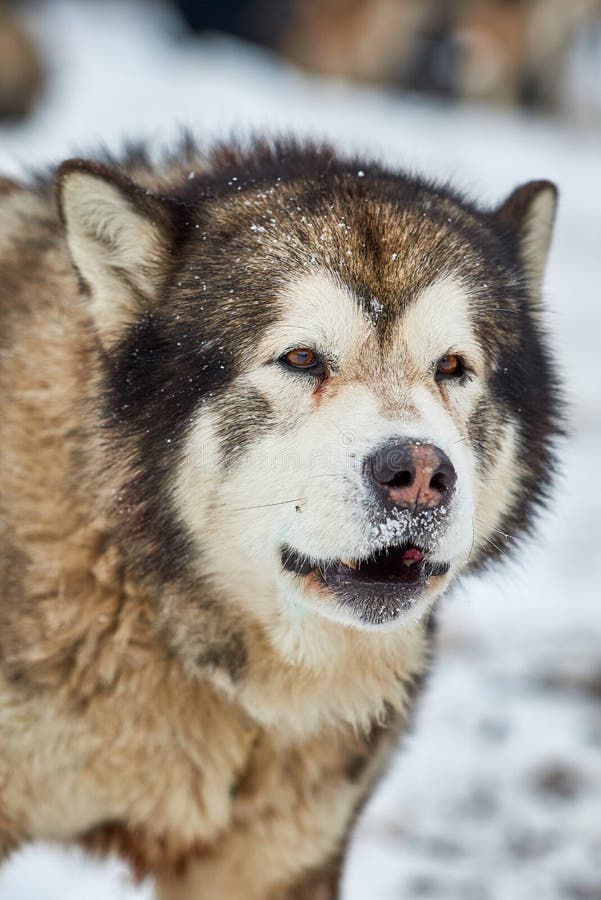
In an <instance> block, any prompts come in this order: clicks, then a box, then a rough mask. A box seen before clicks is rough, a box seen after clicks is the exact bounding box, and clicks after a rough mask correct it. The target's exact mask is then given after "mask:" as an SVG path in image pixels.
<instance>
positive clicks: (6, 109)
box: [0, 0, 601, 121]
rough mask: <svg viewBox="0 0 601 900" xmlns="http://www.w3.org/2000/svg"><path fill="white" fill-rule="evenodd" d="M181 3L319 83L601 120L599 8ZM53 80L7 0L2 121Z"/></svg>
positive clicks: (318, 1) (491, 2) (423, 2)
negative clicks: (341, 81)
mask: <svg viewBox="0 0 601 900" xmlns="http://www.w3.org/2000/svg"><path fill="white" fill-rule="evenodd" d="M52 2H53V0H46V4H47V5H51V4H52ZM82 2H83V0H82ZM138 2H142V0H138ZM171 5H172V6H173V5H175V6H176V7H177V8H178V9H179V11H180V13H181V15H182V17H183V19H184V21H185V22H186V23H187V25H188V26H189V28H190V29H191V30H192V31H194V32H197V33H200V32H221V33H225V34H230V35H234V36H235V37H237V38H242V39H244V40H248V41H252V42H254V43H256V44H260V45H263V46H267V47H270V48H271V49H273V50H275V51H277V52H279V53H281V54H282V55H283V56H285V57H286V58H287V59H289V60H290V61H292V62H293V63H295V64H296V65H298V66H301V67H302V68H304V69H307V70H309V71H312V72H315V73H318V74H320V75H326V76H331V77H335V78H345V79H351V80H355V81H359V82H365V83H371V84H379V85H389V86H392V87H395V88H398V89H402V90H409V91H415V92H422V93H430V94H434V95H436V96H439V97H445V98H447V99H448V98H454V99H457V100H476V101H484V102H492V103H501V104H506V105H507V104H509V105H514V106H522V107H528V108H533V109H539V110H543V111H547V112H568V113H571V114H574V113H576V114H578V115H579V117H580V118H581V119H583V120H585V121H594V120H595V119H596V120H598V121H599V120H601V0H171ZM149 10H150V14H152V4H149ZM41 49H42V50H43V47H42V48H41ZM43 80H44V68H43V65H42V62H41V57H40V53H39V52H38V49H37V48H36V47H35V45H34V44H33V43H32V41H31V39H30V38H29V37H28V36H27V33H26V30H25V28H24V25H23V22H22V16H21V14H20V10H19V3H18V2H17V0H12V2H11V0H0V118H17V117H21V116H24V115H26V114H27V113H28V112H29V111H30V110H31V109H32V107H33V105H34V103H35V101H36V99H37V98H38V96H39V95H40V92H41V88H42V86H43Z"/></svg>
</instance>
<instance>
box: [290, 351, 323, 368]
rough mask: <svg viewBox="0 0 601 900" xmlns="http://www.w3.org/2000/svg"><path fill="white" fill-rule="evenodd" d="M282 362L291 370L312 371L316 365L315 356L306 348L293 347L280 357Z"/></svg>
mask: <svg viewBox="0 0 601 900" xmlns="http://www.w3.org/2000/svg"><path fill="white" fill-rule="evenodd" d="M282 361H283V362H285V363H287V365H289V366H292V368H293V369H313V368H314V367H315V366H316V365H317V356H316V355H315V353H314V352H313V350H309V349H308V348H307V347H295V348H294V350H289V351H288V353H286V354H285V355H284V356H282Z"/></svg>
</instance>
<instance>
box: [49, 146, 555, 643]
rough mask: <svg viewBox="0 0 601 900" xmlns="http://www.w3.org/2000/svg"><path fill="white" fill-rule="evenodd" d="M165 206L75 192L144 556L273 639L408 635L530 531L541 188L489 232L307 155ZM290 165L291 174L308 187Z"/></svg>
mask: <svg viewBox="0 0 601 900" xmlns="http://www.w3.org/2000/svg"><path fill="white" fill-rule="evenodd" d="M277 161H278V160H277V158H274V156H273V155H271V156H268V157H266V158H265V160H263V162H261V160H260V159H256V158H254V159H251V160H250V161H248V160H247V161H246V168H245V164H244V163H243V162H242V161H240V160H238V161H237V163H236V165H234V167H233V168H230V169H229V170H228V169H227V167H225V168H224V171H223V172H222V173H221V175H216V174H213V176H212V177H211V179H210V180H209V179H206V180H205V181H204V182H203V180H202V178H201V177H200V176H198V178H193V179H186V178H185V176H184V177H183V182H182V183H180V184H178V185H176V186H175V187H172V188H171V189H170V191H169V193H168V195H167V196H166V197H164V198H162V199H159V198H158V197H155V196H153V195H150V194H148V192H146V191H143V190H141V189H139V188H137V187H136V186H134V185H133V184H131V183H130V182H127V181H126V180H125V179H124V178H123V177H115V176H114V175H112V174H110V173H108V172H107V171H105V170H102V169H99V168H98V167H94V166H89V165H85V164H77V163H75V164H69V165H67V166H66V167H65V168H64V169H63V171H62V174H61V180H60V184H61V197H62V209H63V216H64V219H65V222H66V225H67V234H68V239H69V243H70V247H71V252H72V255H73V258H74V261H75V263H76V265H77V267H78V269H79V271H80V273H81V275H82V276H83V278H84V280H85V282H86V283H87V285H88V286H89V289H90V303H91V308H92V313H93V316H94V319H95V322H96V325H97V328H98V332H99V335H100V340H101V342H102V345H103V352H104V353H105V354H106V359H107V383H108V396H109V412H110V414H111V416H112V419H113V421H114V422H115V424H116V427H117V429H118V430H119V432H120V434H121V435H124V436H125V440H126V442H127V446H128V453H129V455H130V459H131V471H132V473H133V477H132V478H131V479H130V485H129V488H128V490H129V493H128V495H127V503H128V504H130V505H131V507H132V508H134V509H135V510H138V512H139V510H143V514H142V516H141V519H140V515H138V525H139V522H140V520H141V521H143V523H144V528H143V530H144V531H145V538H144V539H143V540H145V541H146V546H147V547H148V554H149V556H154V557H157V558H158V559H160V560H161V564H162V566H163V570H164V572H166V573H167V575H168V574H169V569H170V568H173V569H179V568H180V566H181V565H182V563H183V562H184V561H185V565H186V566H187V567H190V568H192V569H196V570H197V571H198V573H199V574H201V575H202V577H203V578H205V579H206V580H208V581H210V582H211V583H212V585H213V587H214V588H215V589H216V590H217V591H218V592H219V594H221V595H223V596H226V597H229V598H230V599H231V600H233V601H235V602H237V603H241V604H246V605H247V606H248V607H249V608H250V609H251V611H252V608H253V607H254V608H255V611H256V612H257V614H259V613H260V614H261V615H262V617H263V619H264V620H265V617H267V620H269V618H270V617H272V618H273V619H274V620H275V619H276V618H277V617H278V616H281V615H282V614H284V615H290V616H296V617H298V616H299V615H300V616H302V615H304V614H305V613H306V612H307V611H313V612H316V613H318V614H320V615H323V616H326V617H327V618H329V619H332V620H335V621H338V622H341V623H344V624H348V625H352V626H355V627H357V628H383V627H388V628H390V627H394V626H398V624H399V623H402V622H403V621H404V620H406V619H407V617H409V616H411V617H415V616H416V615H419V614H421V613H422V612H423V611H424V610H426V609H427V608H428V607H430V606H431V604H432V603H433V601H434V600H435V598H436V597H437V596H439V595H440V593H441V592H442V591H443V590H444V589H445V588H446V587H447V586H448V584H449V583H450V581H451V580H452V579H454V578H455V577H456V575H457V574H458V573H459V572H460V571H461V570H462V569H465V568H466V566H469V565H474V564H477V563H479V562H480V561H482V560H483V559H485V558H488V557H490V556H491V555H494V554H495V553H497V552H498V551H499V549H500V548H502V547H503V546H504V544H505V540H506V538H507V536H511V537H513V536H514V535H515V534H516V533H518V532H519V530H520V529H523V528H524V527H526V526H527V525H528V522H529V511H530V508H531V506H532V503H533V502H534V501H535V500H536V499H537V498H539V497H540V496H541V494H542V492H543V491H544V487H545V485H546V484H547V483H548V471H547V469H548V467H549V450H548V440H549V438H550V436H551V433H552V431H553V423H554V416H555V394H554V385H553V378H552V375H551V373H550V371H549V366H548V363H547V359H546V356H545V352H544V346H543V344H542V342H541V337H540V326H539V323H538V311H537V303H538V299H539V291H540V282H541V278H542V272H543V266H544V262H545V258H546V253H547V250H548V245H549V239H550V234H551V227H552V222H553V215H554V207H555V191H554V189H553V187H552V186H551V185H549V184H548V183H547V182H537V183H532V184H529V185H526V186H524V187H523V188H521V189H518V191H516V192H515V193H514V194H513V195H512V196H511V197H510V198H509V200H508V201H507V202H506V203H505V204H504V205H503V206H502V207H501V208H500V209H499V210H497V211H495V212H493V213H483V212H480V211H478V210H476V209H474V208H473V207H471V206H469V205H468V204H464V203H462V202H461V201H460V200H459V199H457V198H456V197H454V196H453V195H451V194H450V193H449V192H446V191H441V190H437V189H435V188H432V187H430V186H427V185H424V184H421V183H418V182H415V181H410V180H408V179H406V178H401V177H398V176H393V175H390V174H388V173H385V172H382V171H380V170H378V169H372V170H371V171H370V169H368V167H367V166H364V167H363V169H361V168H360V167H359V166H356V165H346V166H345V165H344V164H340V163H335V162H334V161H332V160H331V159H329V158H327V157H325V156H322V157H320V156H319V155H318V154H315V153H314V152H311V151H309V152H307V153H306V154H305V155H303V153H302V152H301V153H299V155H298V159H297V160H296V163H294V162H292V163H291V162H290V161H289V160H288V161H287V162H286V165H285V166H284V165H282V170H281V171H282V174H281V175H278V167H277ZM295 166H296V168H295Z"/></svg>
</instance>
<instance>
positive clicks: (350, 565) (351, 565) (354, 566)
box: [342, 559, 359, 569]
mask: <svg viewBox="0 0 601 900" xmlns="http://www.w3.org/2000/svg"><path fill="white" fill-rule="evenodd" d="M342 565H343V566H346V567H347V569H358V568H359V566H358V564H357V563H356V562H353V561H352V560H350V559H349V560H344V559H343V560H342Z"/></svg>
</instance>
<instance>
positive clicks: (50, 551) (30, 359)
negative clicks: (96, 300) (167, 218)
mask: <svg viewBox="0 0 601 900" xmlns="http://www.w3.org/2000/svg"><path fill="white" fill-rule="evenodd" d="M36 223H39V224H36ZM32 228H34V229H35V228H37V233H36V232H35V231H34V233H33V234H32ZM26 236H27V238H28V239H29V240H30V241H31V242H32V243H33V244H34V245H35V246H36V252H37V253H39V256H38V258H37V260H36V262H35V265H34V264H33V260H32V258H31V257H30V256H29V252H28V250H27V245H26V244H23V245H22V246H23V248H24V249H23V250H22V251H21V257H20V258H19V257H18V258H16V259H14V261H12V260H11V262H10V263H9V262H8V261H7V260H8V256H7V255H6V248H7V246H9V247H10V248H14V246H15V238H16V240H17V245H18V241H19V240H25V237H26ZM36 241H37V242H44V243H43V244H36ZM11 252H12V253H14V251H13V250H11ZM0 254H4V256H3V257H2V266H3V276H4V281H3V283H4V285H5V289H4V291H3V293H2V294H0V303H1V308H2V319H3V335H2V336H3V342H2V346H3V347H4V349H3V350H2V357H1V362H2V365H1V367H0V392H1V394H2V397H3V416H2V422H1V444H2V448H3V459H2V471H3V478H2V494H1V505H0V509H1V513H2V518H1V521H2V533H1V545H2V550H1V554H0V566H1V567H0V589H1V600H0V665H1V671H2V673H3V676H2V680H1V681H0V733H1V734H2V743H1V749H0V852H1V853H6V852H8V851H9V850H10V849H12V848H13V847H16V846H18V844H19V843H20V842H21V841H23V840H25V839H29V838H45V839H54V840H65V841H72V840H77V839H79V840H81V841H83V842H84V843H85V844H86V845H87V846H88V847H90V848H93V849H96V850H102V851H106V850H114V849H116V850H118V851H119V852H122V853H123V854H124V855H125V856H126V857H127V858H128V859H129V860H130V861H131V862H132V863H133V865H134V868H135V870H136V871H137V872H138V874H146V873H147V872H149V871H150V872H155V873H157V874H159V875H161V874H162V873H167V872H171V873H178V872H181V871H182V870H183V869H184V868H185V866H186V863H187V862H189V860H190V858H191V857H192V856H198V857H199V858H200V859H202V889H200V888H199V893H198V894H194V893H190V892H187V890H188V889H187V888H181V887H178V886H177V884H178V879H177V878H176V879H175V882H172V880H171V878H168V879H167V882H166V885H167V886H166V887H165V888H164V890H163V893H162V896H165V897H169V898H171V897H174V898H175V897H179V896H186V897H187V898H189V900H192V898H193V897H194V896H198V897H202V898H205V897H206V898H208V897H212V896H215V897H219V898H220V900H223V898H231V900H234V898H238V897H241V896H245V897H250V894H249V893H247V892H246V888H247V886H248V885H249V883H250V882H252V883H253V884H254V885H255V888H254V889H253V890H254V893H253V896H256V897H261V898H263V897H267V895H268V893H269V892H270V891H272V890H273V891H276V893H275V894H274V896H278V897H280V896H284V893H285V891H286V890H287V885H288V884H290V886H291V888H290V889H291V890H292V886H293V885H295V884H297V882H298V883H300V880H301V879H302V878H304V877H305V876H304V875H303V873H304V872H305V871H307V870H308V869H313V868H319V867H320V866H321V865H322V861H323V860H324V859H325V858H327V857H328V856H330V855H332V854H336V853H338V852H339V850H340V847H341V841H342V840H343V838H344V835H345V833H346V831H347V829H348V823H349V821H350V820H351V818H352V814H353V810H354V809H355V808H356V806H357V804H358V803H359V802H360V801H361V798H362V797H363V796H364V794H365V791H366V788H367V786H368V784H369V783H370V781H371V780H372V779H373V775H374V771H376V770H377V768H378V766H377V765H375V763H374V762H373V761H370V760H369V759H367V763H368V765H367V766H366V767H365V768H363V767H359V770H357V771H358V774H354V770H356V769H357V758H358V756H359V757H360V756H361V754H362V752H363V751H362V749H361V748H362V746H363V738H361V736H360V735H359V734H356V733H355V730H354V726H353V722H354V721H359V720H361V721H362V723H363V724H364V725H365V727H366V729H367V731H366V733H369V732H370V730H371V728H372V727H375V726H371V725H369V724H368V723H369V721H370V719H372V718H373V716H372V713H373V711H374V710H375V714H376V715H377V714H378V709H380V710H381V711H382V712H381V714H382V715H384V712H383V709H384V706H383V704H384V701H386V702H387V703H388V704H390V706H393V705H394V706H396V707H397V708H399V709H402V708H403V706H404V702H405V697H406V694H405V688H404V684H406V685H410V683H411V681H412V679H413V678H414V677H417V676H418V675H419V674H420V672H421V670H422V668H423V664H424V663H423V654H422V653H421V650H420V641H419V633H420V628H421V626H415V629H414V631H415V634H414V638H413V639H412V640H409V639H408V638H407V639H406V640H405V642H403V641H401V643H400V644H399V643H398V642H397V643H396V644H395V643H393V642H392V641H390V642H389V643H390V652H389V653H384V655H383V658H382V660H380V661H379V662H378V663H377V665H376V662H375V657H376V653H375V647H373V648H372V647H371V644H372V643H374V641H373V640H372V641H370V640H369V638H367V639H366V640H365V641H362V640H361V637H360V636H359V635H358V634H356V633H352V632H348V633H346V632H343V633H342V634H338V638H339V640H340V652H341V657H342V659H344V658H347V659H348V663H342V665H341V666H339V667H338V666H336V667H332V671H330V672H328V671H323V670H320V669H316V670H312V669H311V668H309V669H307V670H306V671H305V670H303V668H302V667H298V666H296V665H292V664H283V663H282V661H281V660H280V659H279V658H278V656H277V655H275V654H274V652H273V650H272V649H271V645H270V642H269V640H268V639H267V638H266V636H265V634H264V633H262V632H261V630H260V629H255V631H254V632H253V629H252V627H251V628H250V631H248V629H247V632H248V633H246V634H245V640H246V642H247V644H248V648H247V652H248V655H249V658H250V660H252V666H251V669H250V671H249V673H248V675H247V677H246V679H245V682H244V683H243V684H242V685H241V687H240V688H239V689H238V690H239V696H238V695H237V691H236V690H233V689H232V685H231V683H230V682H229V679H228V678H227V677H226V676H224V674H223V672H221V671H220V670H219V669H218V667H217V669H216V671H215V673H214V677H212V676H211V673H210V671H208V672H207V674H206V677H205V678H204V679H203V680H198V679H191V678H189V677H187V675H186V665H185V659H184V661H183V662H178V661H177V658H175V657H174V656H172V655H171V654H170V651H169V646H170V644H172V645H173V646H175V647H176V648H177V644H178V638H177V634H176V633H175V632H173V630H172V631H171V632H169V634H168V635H167V639H165V637H164V636H163V632H161V630H160V628H159V624H160V622H161V616H159V615H158V614H157V609H158V606H159V599H162V601H163V602H164V607H163V608H167V607H169V606H171V607H172V608H173V609H176V610H177V611H178V614H179V615H180V618H179V622H180V628H182V629H185V627H186V607H187V604H188V602H189V601H188V598H187V597H186V596H184V595H178V593H177V591H174V594H173V595H172V596H170V597H168V598H157V597H156V596H153V592H152V589H150V588H149V587H148V586H145V585H142V584H141V583H139V582H137V581H136V580H134V579H132V578H131V577H130V576H129V575H128V573H127V572H126V570H125V568H124V565H123V559H122V556H121V554H120V551H119V548H118V547H117V546H116V545H115V543H114V541H113V539H112V537H111V532H112V525H111V522H110V521H109V520H107V513H106V511H107V509H109V508H110V497H111V492H112V491H114V490H116V489H117V480H116V478H115V477H111V473H110V470H106V469H104V468H103V469H102V474H101V477H98V475H97V474H95V472H96V469H95V467H96V466H97V464H98V459H99V458H100V455H101V453H100V448H99V436H98V435H97V434H96V433H95V432H94V430H93V425H92V423H91V422H90V419H89V401H90V397H91V396H92V395H93V393H94V390H95V384H96V376H95V370H96V367H97V359H98V356H97V353H98V350H97V339H96V337H95V334H94V331H93V329H92V327H91V321H90V318H89V314H88V310H87V307H86V304H85V298H83V297H82V295H81V293H80V290H79V287H78V283H77V279H76V276H75V273H74V272H73V269H72V266H71V263H70V260H69V258H68V255H67V250H66V246H65V243H64V238H63V237H62V236H61V234H60V230H59V228H58V223H57V221H56V219H55V217H54V214H53V213H52V211H51V207H49V205H48V203H46V202H43V201H42V200H40V199H38V198H36V197H35V196H33V195H32V194H29V193H27V192H24V191H23V192H14V193H12V194H11V195H10V196H9V197H8V198H6V199H5V201H4V202H3V204H2V206H1V207H0ZM7 267H8V268H7ZM415 638H417V641H416V640H415ZM188 640H189V635H188ZM404 643H406V646H405V649H404V650H403V649H402V648H403V646H404ZM399 648H401V652H400V653H399V652H398V651H399ZM351 665H352V666H353V668H354V670H355V671H357V670H358V669H361V668H363V670H364V674H365V678H366V679H367V683H368V688H367V689H365V690H364V691H363V693H362V694H361V693H360V694H359V695H356V696H353V691H352V690H351V692H350V693H349V689H348V679H347V675H346V673H347V672H348V667H350V666H351ZM224 682H226V685H225V686H226V688H227V693H226V692H224ZM374 694H375V700H376V702H375V704H374ZM378 696H379V698H380V699H379V700H378ZM324 699H325V700H326V704H327V708H326V707H324V706H323V703H324ZM367 704H369V708H370V709H371V710H372V713H370V714H368V713H367V707H366V705H367ZM307 707H308V708H309V709H311V710H312V717H311V718H310V719H306V716H305V717H303V715H302V711H303V709H305V708H307ZM291 710H294V711H296V712H297V713H300V714H301V719H300V724H299V722H298V721H297V728H298V729H299V730H300V733H297V734H294V735H293V737H292V738H291V737H290V736H289V731H288V727H287V726H288V723H289V715H286V713H288V714H289V713H290V711H291ZM249 711H252V713H253V714H255V718H254V720H253V719H252V718H251V715H250V714H249ZM261 718H265V719H269V722H268V726H269V727H268V728H266V727H262V726H261V725H260V724H259V720H260V719H261ZM278 718H279V724H278ZM345 719H346V724H344V723H343V720H345ZM336 720H338V724H336ZM303 722H305V724H303ZM303 731H305V732H306V733H307V735H306V736H303ZM395 732H396V727H391V728H390V730H389V731H387V738H386V740H387V742H390V741H391V740H392V739H393V737H394V734H395ZM316 825H317V826H318V829H317V830H316ZM226 833H227V834H228V835H229V836H228V837H227V838H225V837H224V835H225V834H226ZM264 854H266V855H264ZM242 860H244V866H243V865H242V862H241V861H242ZM276 861H277V862H276ZM274 867H275V868H274ZM258 872H261V873H262V874H261V878H262V880H259V879H258V878H257V873H258ZM249 880H250V881H249ZM209 885H211V887H209ZM241 885H244V889H242V888H241ZM182 890H183V891H184V893H183V894H182ZM190 890H192V889H190ZM242 890H243V893H241V891H242ZM295 890H296V889H295ZM299 890H300V889H299ZM270 896H271V895H270ZM286 896H288V895H286ZM293 896H295V897H296V896H304V895H302V894H299V893H298V891H297V892H296V893H291V894H290V897H291V898H292V897H293ZM328 896H329V895H328Z"/></svg>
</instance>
